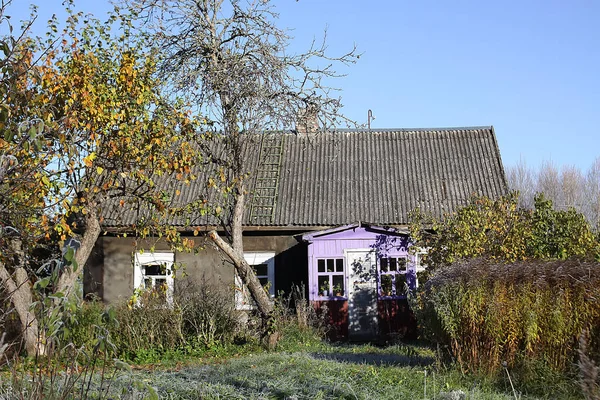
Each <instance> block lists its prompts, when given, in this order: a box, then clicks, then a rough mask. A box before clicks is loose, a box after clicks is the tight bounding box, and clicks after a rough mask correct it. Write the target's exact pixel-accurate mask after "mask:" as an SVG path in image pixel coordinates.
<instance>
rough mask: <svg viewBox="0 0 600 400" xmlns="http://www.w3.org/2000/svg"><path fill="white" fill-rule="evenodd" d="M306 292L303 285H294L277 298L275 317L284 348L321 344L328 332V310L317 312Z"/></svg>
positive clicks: (280, 343) (292, 349) (281, 344)
mask: <svg viewBox="0 0 600 400" xmlns="http://www.w3.org/2000/svg"><path fill="white" fill-rule="evenodd" d="M305 292H306V291H305V289H304V287H303V286H293V287H292V290H291V291H290V293H289V294H288V295H287V296H286V295H283V294H280V295H279V296H278V297H277V299H276V300H275V309H274V316H273V318H274V321H275V329H276V330H277V332H279V334H280V335H281V341H280V342H279V348H280V349H282V350H286V351H297V350H298V347H300V348H302V347H306V346H319V345H320V344H321V342H322V340H323V338H324V337H325V334H326V333H327V326H328V324H327V320H326V319H327V312H321V313H319V312H317V310H316V309H315V307H314V306H313V304H312V303H311V302H310V301H308V299H307V298H306V295H305Z"/></svg>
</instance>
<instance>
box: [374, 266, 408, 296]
mask: <svg viewBox="0 0 600 400" xmlns="http://www.w3.org/2000/svg"><path fill="white" fill-rule="evenodd" d="M407 272H408V258H407V257H405V256H400V257H382V258H380V259H379V296H380V297H405V296H406V288H407V286H406V285H407V280H406V278H407Z"/></svg>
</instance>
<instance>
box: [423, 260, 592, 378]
mask: <svg viewBox="0 0 600 400" xmlns="http://www.w3.org/2000/svg"><path fill="white" fill-rule="evenodd" d="M599 299H600V264H599V263H597V262H583V261H576V260H570V261H553V262H539V261H538V262H520V263H515V264H501V263H493V262H490V261H488V260H485V259H475V260H471V261H468V262H460V263H456V264H454V265H451V266H449V267H446V268H443V269H440V270H439V271H437V272H436V273H435V274H434V275H433V277H432V278H431V279H430V280H429V281H428V282H427V283H426V284H425V287H424V290H423V292H421V293H420V294H419V295H418V297H417V299H416V301H415V305H416V310H417V314H418V316H419V320H420V321H421V323H423V324H424V326H425V328H426V330H427V332H428V334H429V336H430V337H431V339H433V340H434V341H436V342H437V343H439V344H441V345H444V346H448V348H449V349H450V350H451V352H452V355H453V356H454V357H455V358H456V361H457V363H458V364H459V365H460V367H461V368H462V369H463V370H465V371H469V372H472V373H483V374H488V375H498V374H503V373H504V370H503V367H502V365H503V363H507V365H508V367H509V368H510V369H511V370H516V371H517V373H518V377H517V379H518V380H523V381H535V380H540V379H541V378H543V377H542V376H540V370H539V368H542V369H547V371H548V372H549V373H550V375H549V378H550V379H554V377H555V376H558V375H565V374H566V375H571V376H574V373H575V371H574V370H573V367H574V365H575V363H576V361H577V349H578V343H579V337H580V336H581V334H582V333H583V332H584V331H589V333H590V338H591V343H590V345H591V346H590V351H592V354H593V355H594V356H597V355H598V351H597V345H598V339H599V338H600V336H599V335H600V329H599V328H600V304H599V303H598V301H599ZM596 358H597V357H596Z"/></svg>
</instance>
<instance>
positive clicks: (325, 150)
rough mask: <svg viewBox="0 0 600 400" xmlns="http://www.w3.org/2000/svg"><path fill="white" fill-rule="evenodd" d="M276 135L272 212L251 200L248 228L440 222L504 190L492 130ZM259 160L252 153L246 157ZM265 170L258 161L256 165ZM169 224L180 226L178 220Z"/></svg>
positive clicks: (196, 187) (126, 217)
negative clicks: (411, 217)
mask: <svg viewBox="0 0 600 400" xmlns="http://www.w3.org/2000/svg"><path fill="white" fill-rule="evenodd" d="M280 135H281V136H280V139H279V140H280V143H281V157H280V159H275V161H276V162H275V163H273V164H277V165H275V166H274V167H273V168H272V171H271V172H270V174H271V175H270V176H271V177H272V176H273V175H272V174H273V173H274V174H275V175H276V176H278V182H277V183H278V184H277V185H275V187H276V188H277V190H276V192H275V193H274V196H271V198H267V199H266V201H267V203H269V202H271V203H272V205H274V209H273V212H272V213H271V212H269V213H268V214H270V216H260V215H257V213H256V212H255V211H254V210H255V209H256V208H255V209H253V208H252V205H253V204H254V205H255V206H256V205H257V204H258V202H259V200H258V196H257V198H256V199H252V197H251V196H249V199H248V200H249V201H248V204H247V207H246V214H245V225H247V226H250V225H251V226H265V227H267V226H273V227H296V226H336V225H344V224H348V223H352V222H356V221H366V222H370V223H373V224H378V225H404V224H407V223H408V214H409V212H410V211H411V210H413V209H415V208H417V207H419V208H420V209H421V210H423V211H427V212H430V213H432V214H433V215H434V216H437V217H440V216H442V215H443V214H444V213H445V212H449V211H453V210H455V209H456V208H457V207H458V206H460V205H464V204H466V202H467V201H468V200H469V198H470V197H471V196H472V195H473V194H478V195H485V196H489V197H497V196H500V195H503V194H505V193H506V191H507V184H506V179H505V175H504V169H503V166H502V161H501V158H500V152H499V149H498V144H497V142H496V138H495V134H494V130H493V127H491V126H487V127H466V128H435V129H385V130H370V131H367V130H342V131H339V130H338V131H335V132H326V133H319V134H315V135H312V136H299V135H296V134H293V133H285V134H280ZM258 154H262V153H259V151H258V149H257V148H255V149H254V151H253V152H252V156H251V158H253V159H256V158H258V157H257V155H258ZM263 158H264V157H263ZM253 162H254V163H256V161H253ZM269 163H270V161H269V160H265V159H263V160H262V163H261V165H263V164H265V165H266V164H269ZM248 182H249V186H250V187H249V192H250V193H251V194H252V193H257V192H259V191H258V190H256V189H255V187H256V185H257V180H256V179H253V178H252V177H250V179H249V180H248ZM205 188H206V185H205V181H203V180H202V179H200V180H198V181H195V182H194V183H192V184H191V185H189V186H186V187H184V188H182V191H183V190H185V191H187V193H185V197H186V198H198V197H199V196H201V193H203V192H204V191H205ZM267 197H268V196H267ZM253 202H254V203H253ZM123 211H124V210H123V209H120V210H119V209H118V208H112V210H111V211H107V212H105V213H104V214H105V215H104V216H105V219H106V221H107V222H106V224H107V225H108V226H127V225H131V224H133V223H135V217H136V214H135V213H132V212H123ZM115 213H119V215H116V214H115ZM251 214H253V215H251ZM111 221H112V222H111ZM117 221H119V222H118V223H117ZM170 223H172V224H174V225H181V226H184V225H185V224H186V223H185V219H184V218H181V217H179V218H177V219H174V220H172V221H170Z"/></svg>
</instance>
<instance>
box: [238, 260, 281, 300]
mask: <svg viewBox="0 0 600 400" xmlns="http://www.w3.org/2000/svg"><path fill="white" fill-rule="evenodd" d="M244 260H246V262H247V263H248V265H250V266H251V267H252V266H254V265H260V264H266V265H267V275H257V278H265V277H266V278H267V280H268V282H269V295H270V296H271V297H275V252H272V251H270V252H258V251H252V252H244ZM235 308H236V310H252V309H253V306H252V304H251V302H250V293H249V292H248V288H247V287H246V286H245V285H244V284H243V283H242V279H241V278H240V277H239V276H238V274H237V272H236V273H235Z"/></svg>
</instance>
